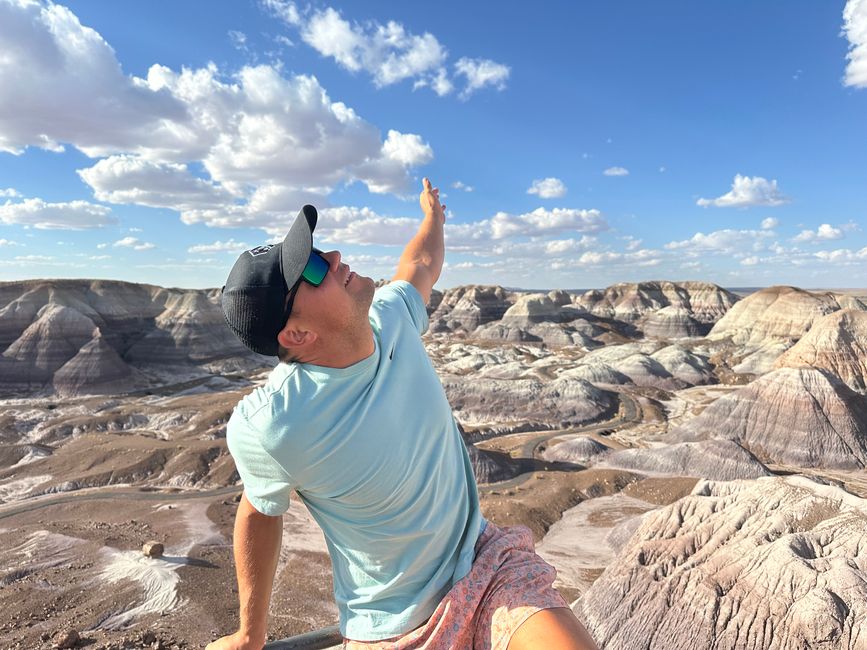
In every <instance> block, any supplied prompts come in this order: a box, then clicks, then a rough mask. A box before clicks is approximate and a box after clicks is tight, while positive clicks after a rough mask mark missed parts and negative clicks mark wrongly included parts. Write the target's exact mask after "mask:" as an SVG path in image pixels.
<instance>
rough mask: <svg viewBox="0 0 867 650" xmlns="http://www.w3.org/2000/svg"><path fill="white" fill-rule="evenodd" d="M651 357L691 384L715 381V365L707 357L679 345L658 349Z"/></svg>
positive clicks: (697, 384)
mask: <svg viewBox="0 0 867 650" xmlns="http://www.w3.org/2000/svg"><path fill="white" fill-rule="evenodd" d="M650 358H651V359H653V360H654V361H656V362H658V363H659V364H660V365H661V366H662V367H663V368H665V369H666V370H667V371H668V372H669V373H670V374H671V375H672V376H673V377H675V378H676V379H679V380H680V381H682V382H684V383H685V384H688V385H690V386H699V385H702V384H709V383H714V382H715V381H716V377H715V375H714V372H713V366H711V365H710V363H709V362H708V360H707V358H705V357H702V356H700V355H697V354H693V353H692V352H690V351H688V350H685V349H683V348H682V347H680V346H678V345H669V346H668V347H665V348H662V349H661V350H657V351H656V352H654V353H653V354H651V355H650Z"/></svg>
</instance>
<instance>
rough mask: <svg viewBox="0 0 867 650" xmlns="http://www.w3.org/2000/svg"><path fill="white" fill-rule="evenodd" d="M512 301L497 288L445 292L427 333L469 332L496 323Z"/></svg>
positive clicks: (458, 289)
mask: <svg viewBox="0 0 867 650" xmlns="http://www.w3.org/2000/svg"><path fill="white" fill-rule="evenodd" d="M514 300H515V299H514V298H513V297H512V295H511V293H510V292H508V291H506V290H505V289H503V288H502V287H497V286H477V285H469V286H464V287H457V288H455V289H448V290H446V291H445V292H443V296H442V300H441V301H440V303H439V306H438V307H437V309H436V311H435V312H434V313H433V314H431V317H430V321H431V330H432V331H434V332H437V331H455V330H463V331H465V332H472V331H473V330H474V329H476V328H477V327H480V326H481V325H485V324H487V323H490V322H492V321H496V320H500V319H501V318H502V317H503V314H505V313H506V310H508V309H509V307H510V306H511V305H512V303H513V302H514Z"/></svg>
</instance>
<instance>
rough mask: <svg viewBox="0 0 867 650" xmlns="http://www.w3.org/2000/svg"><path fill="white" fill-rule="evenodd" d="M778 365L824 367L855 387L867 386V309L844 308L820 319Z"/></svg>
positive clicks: (856, 388) (862, 387) (785, 366)
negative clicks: (866, 310)
mask: <svg viewBox="0 0 867 650" xmlns="http://www.w3.org/2000/svg"><path fill="white" fill-rule="evenodd" d="M774 365H775V366H776V367H778V368H800V367H805V366H806V367H812V368H824V369H825V370H828V371H830V372H831V373H832V374H834V375H836V376H837V377H839V378H840V379H842V380H843V381H844V382H846V383H847V384H848V385H849V386H850V387H851V388H854V389H855V390H858V391H862V392H863V391H865V390H867V312H865V311H857V310H853V309H842V310H840V311H837V312H834V313H832V314H828V315H827V316H825V317H824V318H821V319H819V320H818V321H816V322H815V323H814V325H813V327H812V328H811V329H810V331H809V332H807V334H806V335H805V336H804V337H803V338H802V339H801V340H800V341H798V342H797V343H796V344H795V345H794V346H793V347H792V348H790V349H789V350H788V351H787V352H786V353H784V354H783V355H782V356H780V358H779V359H777V360H776V363H775V364H774Z"/></svg>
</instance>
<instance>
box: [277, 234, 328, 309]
mask: <svg viewBox="0 0 867 650" xmlns="http://www.w3.org/2000/svg"><path fill="white" fill-rule="evenodd" d="M330 268H331V264H329V263H328V260H326V259H325V258H324V257H322V251H320V250H319V249H318V248H314V249H313V250H311V251H310V257H309V258H307V264H306V265H305V266H304V270H303V271H301V277H300V278H298V282H296V283H295V284H293V285H292V287H291V288H290V289H289V292H290V295H289V300H287V301H286V308H285V309H284V310H283V322H284V323H285V322H286V320H287V319H288V318H289V315H290V314H291V313H292V305H293V304H294V302H295V296H297V295H298V285H300V284H301V281H302V280H303V281H304V282H306V283H307V284H310V285H312V286H314V287H318V286H319V285H320V284H322V282H323V281H324V280H325V276H326V275H328V269H330Z"/></svg>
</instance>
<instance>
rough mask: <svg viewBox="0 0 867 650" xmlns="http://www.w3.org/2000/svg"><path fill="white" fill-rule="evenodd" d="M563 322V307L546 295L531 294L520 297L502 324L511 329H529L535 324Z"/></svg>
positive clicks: (502, 320)
mask: <svg viewBox="0 0 867 650" xmlns="http://www.w3.org/2000/svg"><path fill="white" fill-rule="evenodd" d="M562 320H563V310H562V309H561V305H558V304H557V303H555V302H554V301H553V300H552V299H551V298H550V297H549V296H547V295H545V294H538V293H531V294H526V295H523V296H519V297H518V299H517V300H516V301H515V303H514V304H513V305H512V306H511V307H509V308H508V309H507V310H506V311H505V313H504V314H503V317H502V318H501V319H500V322H501V323H503V324H504V325H509V326H511V327H528V326H530V325H532V324H534V323H542V322H546V321H547V322H552V323H559V322H560V321H562Z"/></svg>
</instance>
